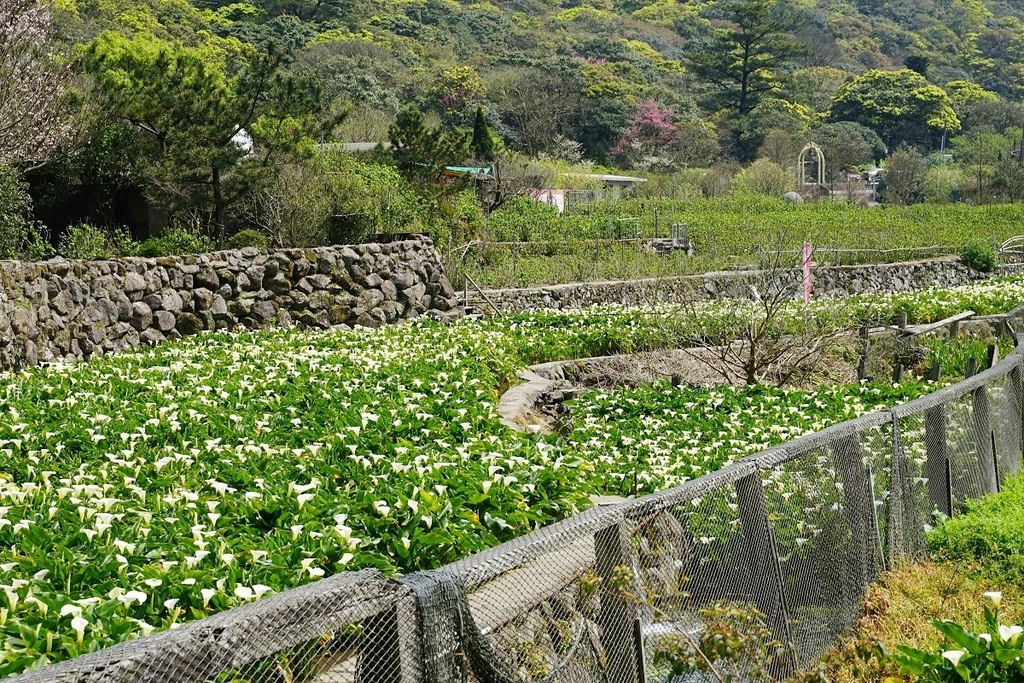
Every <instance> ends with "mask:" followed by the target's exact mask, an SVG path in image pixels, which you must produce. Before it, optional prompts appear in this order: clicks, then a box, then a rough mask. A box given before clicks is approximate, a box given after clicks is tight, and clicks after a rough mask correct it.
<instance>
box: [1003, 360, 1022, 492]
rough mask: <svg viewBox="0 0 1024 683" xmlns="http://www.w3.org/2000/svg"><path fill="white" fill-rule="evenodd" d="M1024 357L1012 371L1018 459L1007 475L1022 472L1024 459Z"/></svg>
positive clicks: (1011, 395)
mask: <svg viewBox="0 0 1024 683" xmlns="http://www.w3.org/2000/svg"><path fill="white" fill-rule="evenodd" d="M1022 361H1024V357H1022V358H1018V362H1017V365H1016V366H1014V368H1013V369H1012V370H1010V405H1011V406H1012V407H1013V410H1012V411H1011V415H1012V418H1011V419H1012V420H1013V422H1011V423H1010V429H1011V430H1012V431H1011V434H1012V435H1013V441H1012V442H1011V443H1012V444H1013V447H1012V451H1011V452H1012V454H1013V457H1014V458H1016V462H1015V463H1014V464H1015V467H1014V468H1013V469H1012V471H1010V472H1007V474H1014V473H1016V472H1018V471H1019V470H1020V464H1021V460H1022V459H1024V370H1022V369H1021V362H1022Z"/></svg>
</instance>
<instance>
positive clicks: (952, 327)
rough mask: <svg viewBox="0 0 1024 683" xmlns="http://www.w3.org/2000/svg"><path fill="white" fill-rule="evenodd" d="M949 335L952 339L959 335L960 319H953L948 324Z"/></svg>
mask: <svg viewBox="0 0 1024 683" xmlns="http://www.w3.org/2000/svg"><path fill="white" fill-rule="evenodd" d="M949 336H950V338H952V339H956V338H957V337H959V336H960V321H959V320H954V321H953V322H951V323H950V324H949Z"/></svg>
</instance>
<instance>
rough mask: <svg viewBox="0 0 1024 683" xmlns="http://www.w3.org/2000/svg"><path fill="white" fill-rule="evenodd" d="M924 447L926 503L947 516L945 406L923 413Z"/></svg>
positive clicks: (950, 512) (947, 452) (947, 487)
mask: <svg viewBox="0 0 1024 683" xmlns="http://www.w3.org/2000/svg"><path fill="white" fill-rule="evenodd" d="M924 447H925V452H926V453H927V457H928V459H927V461H926V462H925V466H924V470H925V476H926V477H928V502H929V503H931V506H932V508H933V509H936V508H937V509H938V510H939V512H941V513H942V514H944V515H946V516H949V515H951V514H953V511H952V510H950V509H949V507H950V506H949V497H948V495H947V493H948V491H949V479H948V476H947V474H946V471H947V470H946V460H947V458H948V457H949V451H948V448H949V447H948V445H947V443H946V406H945V405H938V406H935V407H934V408H929V409H928V410H926V411H925V413H924Z"/></svg>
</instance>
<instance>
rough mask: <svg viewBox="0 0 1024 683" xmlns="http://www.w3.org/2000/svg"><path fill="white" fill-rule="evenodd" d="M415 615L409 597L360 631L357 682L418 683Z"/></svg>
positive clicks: (420, 675)
mask: <svg viewBox="0 0 1024 683" xmlns="http://www.w3.org/2000/svg"><path fill="white" fill-rule="evenodd" d="M419 630H420V629H419V612H418V609H417V605H416V598H415V597H413V596H412V595H409V596H406V597H403V598H401V599H399V600H398V601H397V602H396V603H395V604H394V605H393V606H392V607H391V609H389V610H387V611H386V612H383V613H381V614H379V615H377V616H376V617H375V618H372V619H370V620H369V621H368V623H367V624H366V625H365V627H364V630H363V641H362V643H361V644H360V646H359V665H358V667H357V668H358V671H357V673H356V680H357V681H360V683H420V681H424V680H425V677H424V676H423V673H424V672H423V671H422V670H421V665H420V663H421V662H422V653H421V652H420V642H419V639H418V634H419Z"/></svg>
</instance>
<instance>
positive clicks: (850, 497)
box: [835, 434, 874, 596]
mask: <svg viewBox="0 0 1024 683" xmlns="http://www.w3.org/2000/svg"><path fill="white" fill-rule="evenodd" d="M835 454H836V464H837V465H838V469H839V474H840V477H841V479H842V483H843V509H844V511H845V512H846V519H847V521H848V522H849V523H850V533H851V535H852V537H851V542H852V544H853V546H852V548H851V553H850V560H851V561H850V574H851V576H852V578H853V585H854V587H855V590H856V592H857V593H858V596H859V593H860V591H861V590H862V589H863V588H865V587H867V585H868V583H869V582H870V580H871V576H872V573H873V572H872V569H873V568H872V567H871V566H870V565H869V562H870V559H869V558H870V554H869V553H871V533H870V525H871V521H870V515H871V514H872V508H873V507H874V501H873V500H869V498H870V494H869V492H868V476H867V469H866V468H865V467H864V456H863V454H862V452H861V447H860V440H859V439H858V438H857V435H856V434H851V435H849V436H844V437H841V438H840V439H839V440H838V441H837V442H836V447H835Z"/></svg>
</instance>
